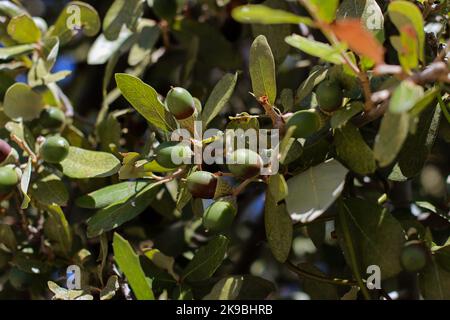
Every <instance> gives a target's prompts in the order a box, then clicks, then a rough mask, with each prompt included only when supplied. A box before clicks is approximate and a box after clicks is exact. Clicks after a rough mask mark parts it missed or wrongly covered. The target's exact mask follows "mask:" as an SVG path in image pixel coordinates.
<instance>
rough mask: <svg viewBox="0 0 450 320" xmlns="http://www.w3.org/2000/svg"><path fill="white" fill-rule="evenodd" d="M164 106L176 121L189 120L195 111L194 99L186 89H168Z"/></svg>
mask: <svg viewBox="0 0 450 320" xmlns="http://www.w3.org/2000/svg"><path fill="white" fill-rule="evenodd" d="M166 106H167V108H168V109H169V111H170V112H171V113H172V114H173V115H174V117H175V118H176V119H177V120H184V119H187V118H190V117H191V116H192V115H193V114H194V113H195V111H196V108H195V101H194V98H193V97H192V96H191V94H190V93H189V91H187V90H186V89H183V88H180V87H176V88H172V89H170V91H169V93H168V94H167V97H166Z"/></svg>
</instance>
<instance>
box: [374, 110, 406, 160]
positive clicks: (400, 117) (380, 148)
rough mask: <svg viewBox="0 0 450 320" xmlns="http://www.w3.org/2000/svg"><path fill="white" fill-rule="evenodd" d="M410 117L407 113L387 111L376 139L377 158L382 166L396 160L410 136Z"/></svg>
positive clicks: (375, 152) (375, 150)
mask: <svg viewBox="0 0 450 320" xmlns="http://www.w3.org/2000/svg"><path fill="white" fill-rule="evenodd" d="M409 122H410V118H409V115H408V114H407V113H391V112H387V113H386V114H385V115H384V118H383V120H382V121H381V127H380V131H379V132H378V135H377V137H376V140H375V146H374V154H375V159H376V160H377V161H378V163H379V165H380V166H381V167H386V166H388V165H389V164H391V163H392V161H394V160H395V158H396V157H397V155H398V153H399V152H400V150H401V148H402V146H403V143H404V142H405V140H406V138H407V137H408V132H409Z"/></svg>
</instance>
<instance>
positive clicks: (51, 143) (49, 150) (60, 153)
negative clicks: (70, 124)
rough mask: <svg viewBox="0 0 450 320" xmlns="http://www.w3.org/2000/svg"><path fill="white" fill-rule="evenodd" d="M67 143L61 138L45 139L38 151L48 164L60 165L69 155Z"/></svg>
mask: <svg viewBox="0 0 450 320" xmlns="http://www.w3.org/2000/svg"><path fill="white" fill-rule="evenodd" d="M69 148H70V145H69V142H68V141H67V140H66V139H64V138H63V137H61V136H52V137H49V138H47V139H45V141H44V143H43V144H42V146H41V149H40V155H41V157H42V159H44V161H46V162H48V163H54V164H56V163H60V162H61V161H63V160H64V159H65V158H66V157H67V155H68V154H69Z"/></svg>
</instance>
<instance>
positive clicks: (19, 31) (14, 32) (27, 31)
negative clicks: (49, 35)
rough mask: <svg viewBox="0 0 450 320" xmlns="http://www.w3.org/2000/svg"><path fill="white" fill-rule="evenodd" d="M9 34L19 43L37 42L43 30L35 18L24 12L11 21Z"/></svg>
mask: <svg viewBox="0 0 450 320" xmlns="http://www.w3.org/2000/svg"><path fill="white" fill-rule="evenodd" d="M8 34H9V35H10V36H11V38H12V39H14V40H15V41H17V42H18V43H25V44H26V43H35V42H38V41H39V40H40V39H41V30H40V29H39V28H38V26H37V25H36V23H35V22H34V20H33V18H31V17H30V16H29V15H26V14H23V15H20V16H16V17H14V18H12V19H11V20H10V21H9V24H8Z"/></svg>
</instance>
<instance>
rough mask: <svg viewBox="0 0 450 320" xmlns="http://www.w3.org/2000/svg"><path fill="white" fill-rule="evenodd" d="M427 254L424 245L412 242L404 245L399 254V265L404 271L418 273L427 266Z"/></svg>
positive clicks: (420, 242)
mask: <svg viewBox="0 0 450 320" xmlns="http://www.w3.org/2000/svg"><path fill="white" fill-rule="evenodd" d="M428 259H429V252H428V249H427V248H426V246H425V244H424V243H423V242H422V241H419V240H412V241H409V242H407V243H406V244H405V246H404V247H403V249H402V252H401V254H400V263H401V265H402V267H403V269H404V270H405V271H408V272H419V271H420V270H422V269H423V268H425V266H426V265H427V262H428Z"/></svg>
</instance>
